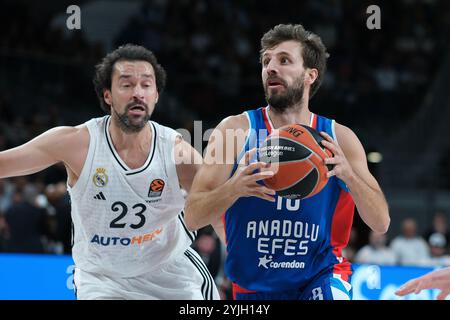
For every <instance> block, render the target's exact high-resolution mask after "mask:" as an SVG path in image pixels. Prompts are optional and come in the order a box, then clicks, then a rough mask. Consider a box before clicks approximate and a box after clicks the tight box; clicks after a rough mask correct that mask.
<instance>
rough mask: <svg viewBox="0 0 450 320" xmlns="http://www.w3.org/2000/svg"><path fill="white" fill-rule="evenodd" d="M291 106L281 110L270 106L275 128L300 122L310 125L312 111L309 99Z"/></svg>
mask: <svg viewBox="0 0 450 320" xmlns="http://www.w3.org/2000/svg"><path fill="white" fill-rule="evenodd" d="M303 101H304V102H302V103H300V104H297V105H294V106H291V107H289V108H287V109H285V110H283V111H281V112H279V111H277V110H276V109H274V108H272V107H269V117H270V120H271V121H272V124H273V126H274V127H275V128H279V127H282V126H285V125H288V124H293V123H299V124H303V125H307V126H309V125H310V124H311V123H310V122H311V114H312V113H311V111H309V107H308V100H305V99H303Z"/></svg>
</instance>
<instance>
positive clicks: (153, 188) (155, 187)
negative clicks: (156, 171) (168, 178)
mask: <svg viewBox="0 0 450 320" xmlns="http://www.w3.org/2000/svg"><path fill="white" fill-rule="evenodd" d="M165 185H166V183H165V182H164V180H162V179H155V180H153V181H152V182H151V183H150V188H149V189H148V197H149V198H155V197H159V196H161V194H162V192H163V190H164V186H165Z"/></svg>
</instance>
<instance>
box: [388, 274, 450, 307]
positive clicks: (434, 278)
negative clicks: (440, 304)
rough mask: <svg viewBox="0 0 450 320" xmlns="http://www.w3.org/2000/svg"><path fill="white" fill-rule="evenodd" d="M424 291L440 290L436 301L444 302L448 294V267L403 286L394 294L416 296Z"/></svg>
mask: <svg viewBox="0 0 450 320" xmlns="http://www.w3.org/2000/svg"><path fill="white" fill-rule="evenodd" d="M424 289H440V290H441V292H440V293H439V295H438V296H437V299H438V300H444V299H445V298H446V297H447V296H448V295H449V294H450V267H448V268H445V269H441V270H434V271H431V272H429V273H427V274H425V275H423V276H421V277H418V278H415V279H412V280H410V281H408V282H406V283H405V284H403V285H402V286H401V287H400V289H398V290H397V291H396V292H395V294H396V295H398V296H404V295H407V294H410V293H415V294H418V293H419V292H420V291H422V290H424Z"/></svg>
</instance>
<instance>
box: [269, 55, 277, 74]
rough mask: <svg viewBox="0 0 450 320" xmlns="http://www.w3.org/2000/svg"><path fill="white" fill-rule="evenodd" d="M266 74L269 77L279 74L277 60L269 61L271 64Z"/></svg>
mask: <svg viewBox="0 0 450 320" xmlns="http://www.w3.org/2000/svg"><path fill="white" fill-rule="evenodd" d="M266 72H267V74H268V75H269V76H273V75H276V74H277V73H278V66H277V64H276V61H275V59H272V60H270V61H269V63H268V64H267V66H266Z"/></svg>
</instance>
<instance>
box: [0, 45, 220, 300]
mask: <svg viewBox="0 0 450 320" xmlns="http://www.w3.org/2000/svg"><path fill="white" fill-rule="evenodd" d="M165 78H166V74H165V71H164V69H163V68H162V66H161V65H159V64H158V62H157V60H156V57H155V56H154V55H153V53H152V52H151V51H149V50H147V49H146V48H144V47H141V46H135V45H125V46H122V47H119V48H118V49H116V50H114V51H113V52H111V53H109V54H108V55H107V56H106V57H105V58H104V59H103V60H102V61H101V63H99V64H98V65H97V66H96V74H95V78H94V85H95V89H96V92H97V95H98V98H99V100H100V105H101V107H102V109H103V110H104V111H105V112H106V113H108V115H106V116H104V117H100V118H96V119H91V120H89V121H87V122H86V123H84V124H81V125H79V126H76V127H57V128H53V129H51V130H49V131H47V132H45V133H43V134H42V135H40V136H38V137H36V138H35V139H33V140H31V141H30V142H28V143H26V144H24V145H22V146H19V147H16V148H13V149H10V150H6V151H3V152H0V178H5V177H12V176H21V175H27V174H32V173H35V172H38V171H41V170H43V169H45V168H47V167H49V166H51V165H53V164H56V163H58V162H62V163H63V164H64V165H65V167H66V170H67V176H68V178H67V187H68V191H69V193H70V197H71V205H72V221H73V235H72V236H73V248H72V255H73V259H74V262H75V272H74V284H75V288H76V294H77V298H78V299H171V300H192V299H195V300H197V299H198V300H201V299H218V298H219V294H218V291H217V289H216V287H215V284H214V281H213V279H212V277H211V275H210V274H209V272H208V270H207V268H206V265H205V264H204V263H203V261H202V260H201V258H200V256H199V255H198V254H197V253H196V252H195V251H194V250H193V249H192V248H190V245H191V244H192V241H193V240H194V234H192V233H190V232H189V231H188V230H187V228H186V226H185V225H184V218H183V215H184V214H183V212H182V210H183V208H184V197H183V194H182V190H181V189H180V186H181V187H183V189H185V190H186V191H189V189H190V187H191V184H192V180H193V177H194V175H195V173H196V172H197V170H198V168H197V167H198V165H197V164H198V163H201V156H200V154H198V152H197V151H195V149H194V148H192V147H191V145H190V144H188V143H187V142H185V141H183V140H182V139H181V137H180V135H179V134H178V133H177V132H176V131H175V130H173V129H170V128H168V127H165V126H162V125H160V124H158V123H156V122H154V121H150V116H151V114H152V113H153V110H154V108H155V105H156V103H157V101H158V99H159V96H160V94H161V92H162V90H163V88H164V85H165ZM184 157H185V158H184ZM196 157H198V158H199V161H192V159H195V158H196ZM24 223H26V221H24Z"/></svg>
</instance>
